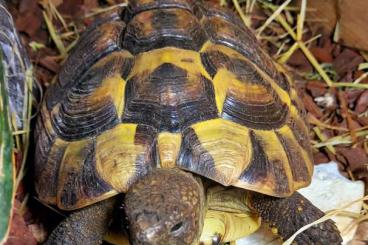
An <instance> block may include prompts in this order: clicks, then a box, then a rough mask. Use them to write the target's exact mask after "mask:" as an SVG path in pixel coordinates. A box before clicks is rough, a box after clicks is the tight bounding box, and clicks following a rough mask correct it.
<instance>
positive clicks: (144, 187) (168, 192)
mask: <svg viewBox="0 0 368 245" xmlns="http://www.w3.org/2000/svg"><path fill="white" fill-rule="evenodd" d="M125 204H126V214H127V216H128V221H129V230H130V231H129V232H130V236H131V240H132V242H133V245H138V244H142V245H143V244H144V245H148V244H149V245H164V244H165V245H167V244H170V245H189V244H198V240H199V237H200V235H201V233H202V227H203V220H204V213H205V207H204V191H203V186H202V184H201V183H200V182H198V181H197V180H195V179H194V178H193V176H192V175H191V174H189V173H186V172H184V171H181V170H177V169H155V170H153V171H152V172H151V173H150V174H148V175H147V176H145V177H144V178H142V179H141V180H139V181H137V182H136V183H135V184H134V185H133V186H132V187H131V188H130V189H129V191H128V193H127V194H126V200H125Z"/></svg>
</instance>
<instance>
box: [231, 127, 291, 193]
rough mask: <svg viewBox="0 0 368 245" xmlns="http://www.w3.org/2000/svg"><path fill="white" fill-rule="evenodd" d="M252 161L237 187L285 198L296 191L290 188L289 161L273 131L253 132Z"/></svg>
mask: <svg viewBox="0 0 368 245" xmlns="http://www.w3.org/2000/svg"><path fill="white" fill-rule="evenodd" d="M250 139H251V142H252V146H253V152H252V156H253V157H252V160H251V163H250V164H249V167H248V168H247V169H245V170H244V171H243V173H242V174H241V176H240V177H239V181H238V182H237V183H236V184H235V186H238V187H241V188H245V189H249V190H253V191H257V192H260V193H263V194H267V195H272V196H278V197H285V196H289V195H291V194H292V193H293V192H294V190H293V186H290V183H291V184H292V181H291V172H290V168H289V165H288V159H287V156H286V154H285V152H284V150H283V149H280V148H281V147H282V146H281V145H280V142H278V139H277V137H276V135H275V133H274V132H273V131H260V130H257V131H251V133H250Z"/></svg>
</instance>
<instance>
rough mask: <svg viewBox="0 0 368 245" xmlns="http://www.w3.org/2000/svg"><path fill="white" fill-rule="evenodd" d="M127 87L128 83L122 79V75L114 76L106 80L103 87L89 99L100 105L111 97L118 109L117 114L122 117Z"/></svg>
mask: <svg viewBox="0 0 368 245" xmlns="http://www.w3.org/2000/svg"><path fill="white" fill-rule="evenodd" d="M125 86H126V81H125V80H124V79H123V78H122V77H121V75H120V74H114V75H112V76H110V77H107V78H105V79H104V80H103V81H102V84H101V86H100V87H98V88H97V89H96V90H95V91H94V92H93V94H92V95H91V96H90V97H89V99H90V100H92V101H94V102H95V103H98V102H99V101H101V100H103V99H104V98H105V97H106V96H110V97H111V99H112V102H113V103H114V106H115V108H116V112H117V113H118V115H122V114H123V110H124V102H125V98H124V96H125Z"/></svg>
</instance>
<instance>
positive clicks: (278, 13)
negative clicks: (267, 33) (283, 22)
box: [257, 0, 292, 37]
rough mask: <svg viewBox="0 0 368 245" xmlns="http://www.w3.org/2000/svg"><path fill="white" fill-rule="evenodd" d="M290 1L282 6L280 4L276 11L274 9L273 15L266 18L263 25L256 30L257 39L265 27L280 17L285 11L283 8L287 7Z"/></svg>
mask: <svg viewBox="0 0 368 245" xmlns="http://www.w3.org/2000/svg"><path fill="white" fill-rule="evenodd" d="M291 1H292V0H286V1H285V2H284V3H283V4H281V5H280V6H279V7H278V9H276V11H275V12H273V14H272V15H271V16H270V17H268V19H267V20H266V22H265V23H263V25H262V26H261V27H260V28H258V30H257V37H259V36H260V35H261V33H262V32H263V31H264V30H265V29H266V28H267V26H268V25H269V24H270V23H271V22H272V21H273V20H274V19H275V18H276V17H278V16H279V15H280V13H281V12H282V11H283V10H284V9H285V7H286V6H287V5H289V3H290V2H291Z"/></svg>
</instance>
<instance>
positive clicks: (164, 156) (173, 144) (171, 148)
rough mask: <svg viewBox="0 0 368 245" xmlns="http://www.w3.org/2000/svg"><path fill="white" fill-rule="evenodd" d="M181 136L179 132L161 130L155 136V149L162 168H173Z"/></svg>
mask: <svg viewBox="0 0 368 245" xmlns="http://www.w3.org/2000/svg"><path fill="white" fill-rule="evenodd" d="M181 140H182V136H181V134H179V133H169V132H162V133H160V134H159V135H158V137H157V151H158V153H159V157H160V166H161V167H162V168H174V167H175V166H176V161H177V159H178V155H179V150H180V146H181Z"/></svg>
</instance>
